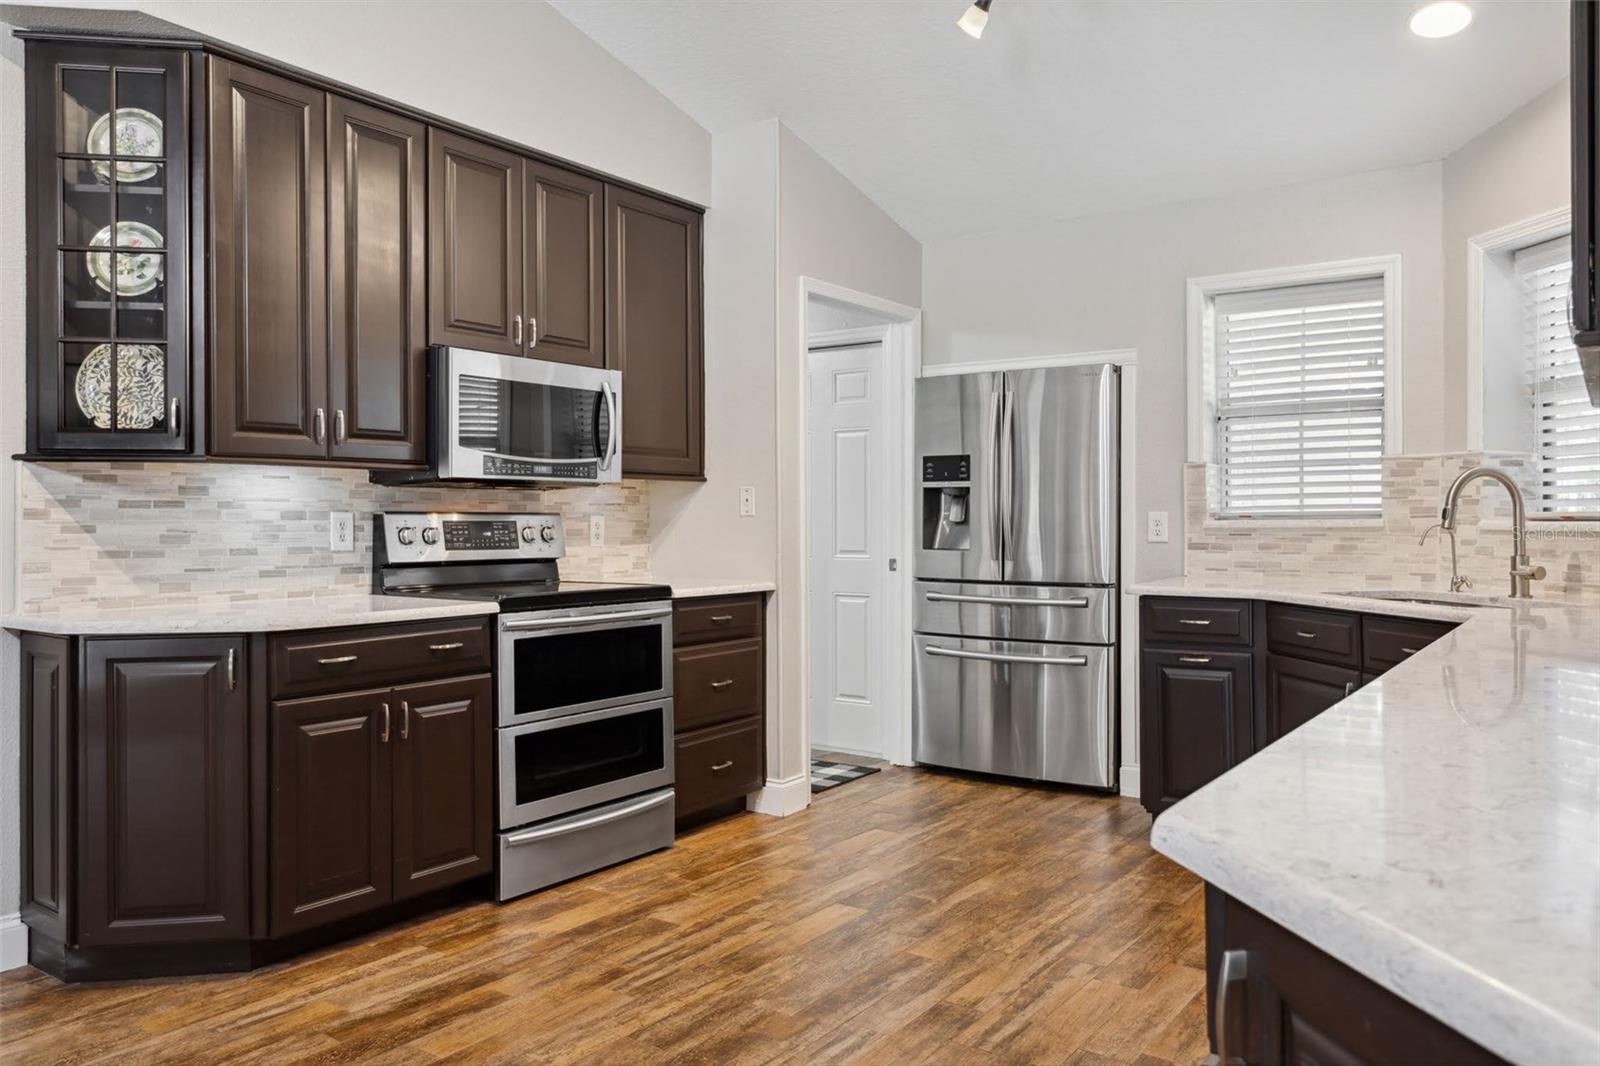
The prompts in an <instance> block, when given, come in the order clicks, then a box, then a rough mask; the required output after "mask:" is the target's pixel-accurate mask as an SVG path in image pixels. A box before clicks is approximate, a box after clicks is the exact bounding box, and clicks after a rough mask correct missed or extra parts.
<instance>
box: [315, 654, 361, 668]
mask: <svg viewBox="0 0 1600 1066" xmlns="http://www.w3.org/2000/svg"><path fill="white" fill-rule="evenodd" d="M358 658H360V656H358V655H331V656H329V657H328V658H326V659H318V660H317V662H318V663H320V664H321V665H323V666H338V665H339V664H340V663H353V662H355V661H356V660H357V659H358Z"/></svg>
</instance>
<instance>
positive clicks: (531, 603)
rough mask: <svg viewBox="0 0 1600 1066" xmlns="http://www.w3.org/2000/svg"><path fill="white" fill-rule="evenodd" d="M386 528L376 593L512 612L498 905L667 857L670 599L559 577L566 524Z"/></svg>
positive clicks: (376, 554) (467, 521)
mask: <svg viewBox="0 0 1600 1066" xmlns="http://www.w3.org/2000/svg"><path fill="white" fill-rule="evenodd" d="M374 524H375V528H374V551H373V589H374V591H375V592H379V593H382V594H385V595H417V596H431V597H444V598H451V599H466V600H487V601H493V602H495V603H497V604H499V607H500V615H499V622H498V625H499V632H498V639H497V641H496V667H495V673H496V684H495V689H496V692H495V695H496V701H495V702H496V710H495V715H496V718H495V726H496V728H495V745H496V748H497V754H496V764H497V768H498V785H497V790H498V797H499V803H498V814H499V825H498V827H497V828H498V831H499V832H498V844H497V856H496V864H495V895H496V898H498V899H501V900H506V899H510V898H512V897H513V896H518V895H521V894H523V893H525V892H531V891H533V890H534V889H537V888H542V887H544V886H546V885H550V884H554V883H555V882H557V881H564V880H566V879H567V878H570V877H575V876H577V875H578V874H582V873H587V872H588V871H590V870H596V869H599V868H600V867H602V866H609V865H611V864H612V863H616V862H621V861H623V860H625V859H630V858H633V857H635V856H638V855H642V854H645V853H646V852H649V851H654V850H656V849H658V848H664V847H670V846H671V844H672V832H673V799H674V793H673V788H672V783H673V765H672V756H673V743H672V590H671V589H670V588H669V587H667V586H665V585H631V584H605V583H599V582H583V581H563V580H561V578H560V574H559V570H558V567H559V564H558V560H559V559H560V558H561V556H562V554H563V551H564V546H565V539H564V536H563V533H562V528H561V520H560V518H558V517H557V516H555V515H547V514H421V513H385V514H380V515H378V516H376V518H375V520H374Z"/></svg>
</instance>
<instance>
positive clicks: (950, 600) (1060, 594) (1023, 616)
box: [912, 581, 1117, 644]
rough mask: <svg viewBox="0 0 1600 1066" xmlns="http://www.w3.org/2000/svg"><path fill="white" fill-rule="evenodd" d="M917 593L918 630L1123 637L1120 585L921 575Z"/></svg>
mask: <svg viewBox="0 0 1600 1066" xmlns="http://www.w3.org/2000/svg"><path fill="white" fill-rule="evenodd" d="M913 599H914V602H915V604H916V616H915V624H914V625H913V626H912V628H913V629H915V630H916V632H918V633H943V634H946V635H949V636H956V637H988V638H992V639H996V640H1025V641H1026V640H1050V641H1060V642H1062V643H1066V644H1112V643H1115V642H1116V639H1117V637H1116V633H1117V615H1116V609H1115V608H1116V604H1117V591H1116V589H1114V588H1086V587H1084V586H1081V585H986V584H972V583H968V582H964V581H960V582H957V581H918V582H917V583H916V586H915V591H914V592H913Z"/></svg>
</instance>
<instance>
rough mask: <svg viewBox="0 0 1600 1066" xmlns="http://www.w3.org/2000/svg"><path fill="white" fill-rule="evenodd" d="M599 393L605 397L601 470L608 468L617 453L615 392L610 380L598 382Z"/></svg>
mask: <svg viewBox="0 0 1600 1066" xmlns="http://www.w3.org/2000/svg"><path fill="white" fill-rule="evenodd" d="M600 394H601V395H602V396H604V397H605V398H606V450H605V458H603V459H601V460H600V469H601V470H610V469H611V461H612V460H613V459H615V458H616V455H617V430H618V429H619V428H621V427H619V426H618V425H617V394H616V393H615V392H613V391H612V390H611V382H609V381H602V382H601V383H600Z"/></svg>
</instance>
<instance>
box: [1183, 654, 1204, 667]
mask: <svg viewBox="0 0 1600 1066" xmlns="http://www.w3.org/2000/svg"><path fill="white" fill-rule="evenodd" d="M1178 661H1179V662H1180V663H1195V664H1196V665H1198V666H1204V665H1205V664H1206V663H1208V662H1210V661H1211V656H1209V655H1180V656H1178Z"/></svg>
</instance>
